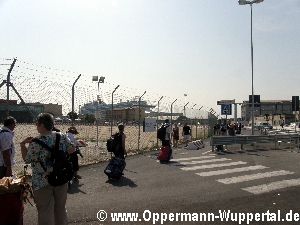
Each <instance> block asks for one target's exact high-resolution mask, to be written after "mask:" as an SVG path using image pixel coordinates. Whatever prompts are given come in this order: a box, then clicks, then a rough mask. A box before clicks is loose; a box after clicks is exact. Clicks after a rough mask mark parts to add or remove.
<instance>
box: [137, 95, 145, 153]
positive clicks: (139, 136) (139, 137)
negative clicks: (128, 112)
mask: <svg viewBox="0 0 300 225" xmlns="http://www.w3.org/2000/svg"><path fill="white" fill-rule="evenodd" d="M144 94H146V91H145V92H144ZM144 94H142V95H141V96H140V98H139V135H138V152H140V139H141V99H142V97H143V96H144Z"/></svg>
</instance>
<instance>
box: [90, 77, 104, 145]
mask: <svg viewBox="0 0 300 225" xmlns="http://www.w3.org/2000/svg"><path fill="white" fill-rule="evenodd" d="M104 79H105V77H102V76H101V77H100V78H99V80H98V76H93V79H92V81H98V92H99V89H100V86H99V84H100V83H104ZM100 101H101V98H100V92H99V95H97V109H96V110H95V119H96V126H97V146H99V145H98V143H99V119H100V113H99V103H100Z"/></svg>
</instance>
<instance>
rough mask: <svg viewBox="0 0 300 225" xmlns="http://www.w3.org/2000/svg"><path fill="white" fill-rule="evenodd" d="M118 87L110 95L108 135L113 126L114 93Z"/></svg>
mask: <svg viewBox="0 0 300 225" xmlns="http://www.w3.org/2000/svg"><path fill="white" fill-rule="evenodd" d="M119 87H120V85H118V86H117V87H116V88H115V90H114V91H113V92H112V93H111V119H110V135H112V126H113V121H114V120H113V116H114V93H115V91H116V90H117V89H118V88H119Z"/></svg>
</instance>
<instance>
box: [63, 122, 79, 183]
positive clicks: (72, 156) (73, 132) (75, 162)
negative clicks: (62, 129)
mask: <svg viewBox="0 0 300 225" xmlns="http://www.w3.org/2000/svg"><path fill="white" fill-rule="evenodd" d="M76 134H79V133H78V131H77V129H76V127H70V128H69V129H68V131H67V132H66V135H67V137H68V138H69V139H70V141H71V142H72V143H73V144H74V145H75V148H78V146H77V145H78V144H77V140H76V138H75V137H74V135H76ZM69 156H70V159H69V160H70V162H72V165H73V170H74V178H75V179H81V176H80V175H78V170H79V163H78V154H77V152H76V151H75V152H73V153H71V154H70V155H69Z"/></svg>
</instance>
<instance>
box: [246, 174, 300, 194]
mask: <svg viewBox="0 0 300 225" xmlns="http://www.w3.org/2000/svg"><path fill="white" fill-rule="evenodd" d="M293 186H300V178H298V179H291V180H282V181H276V182H272V183H268V184H262V185H257V186H253V187H247V188H242V190H244V191H248V192H251V193H253V194H256V195H257V194H262V193H267V192H270V191H274V190H278V189H283V188H287V187H293Z"/></svg>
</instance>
